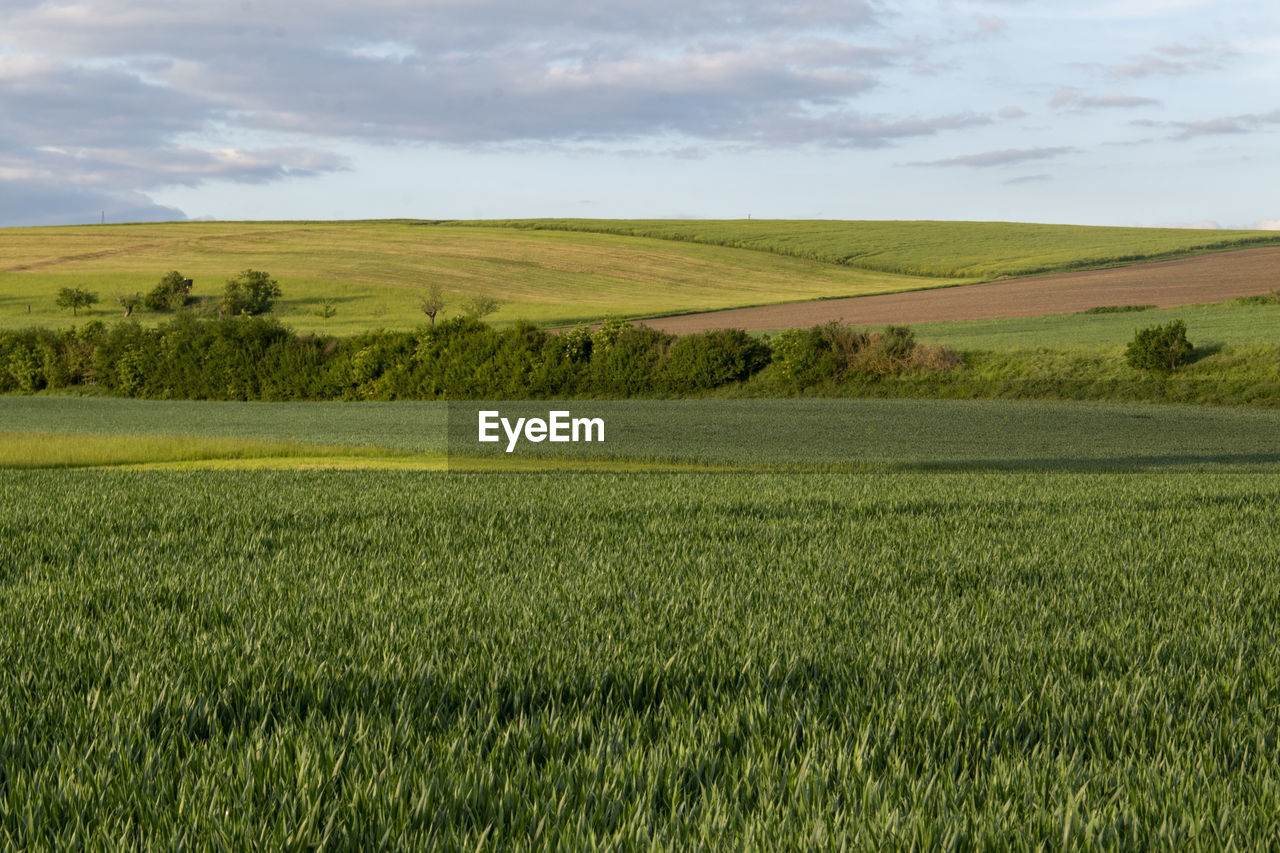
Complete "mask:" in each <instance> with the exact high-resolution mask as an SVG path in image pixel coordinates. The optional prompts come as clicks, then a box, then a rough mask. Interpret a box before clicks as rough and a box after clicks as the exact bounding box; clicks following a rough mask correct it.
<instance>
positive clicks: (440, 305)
mask: <svg viewBox="0 0 1280 853" xmlns="http://www.w3.org/2000/svg"><path fill="white" fill-rule="evenodd" d="M418 304H419V306H420V307H421V308H422V313H423V314H426V315H427V319H428V320H430V321H431V325H433V326H434V325H435V324H436V315H437V314H439V313H440V312H441V311H443V310H444V288H442V287H441V286H440V285H439V283H437V282H432V283H431V284H429V285H428V286H427V290H426V292H425V293H424V294H423V295H422V296H420V297H418Z"/></svg>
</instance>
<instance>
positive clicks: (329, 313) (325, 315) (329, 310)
mask: <svg viewBox="0 0 1280 853" xmlns="http://www.w3.org/2000/svg"><path fill="white" fill-rule="evenodd" d="M337 313H338V309H337V308H335V307H334V305H333V303H332V302H330V301H329V300H328V299H326V300H325V301H324V302H322V303H320V307H319V308H317V309H316V316H317V317H319V318H320V319H321V320H324V321H325V325H328V321H329V319H330V318H332V317H334V316H335V315H337Z"/></svg>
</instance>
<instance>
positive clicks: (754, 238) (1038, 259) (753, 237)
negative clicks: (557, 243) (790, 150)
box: [475, 219, 1280, 280]
mask: <svg viewBox="0 0 1280 853" xmlns="http://www.w3.org/2000/svg"><path fill="white" fill-rule="evenodd" d="M475 224H476V225H481V226H485V227H491V226H493V225H505V226H507V227H511V228H521V229H531V230H548V231H557V230H559V231H580V232H587V233H605V234H623V235H630V236H637V237H656V238H659V239H664V240H677V241H687V242H691V243H699V244H706V245H716V246H734V247H741V248H749V249H756V250H760V251H765V252H769V253H774V254H783V255H789V256H794V257H800V258H811V259H813V260H820V261H826V262H829V263H836V264H844V265H848V266H851V267H857V268H859V269H865V270H878V271H881V272H894V273H900V274H903V275H920V276H936V277H943V278H976V279H982V280H989V279H996V278H1000V277H1002V276H1010V277H1012V276H1026V275H1037V274H1039V273H1046V272H1064V271H1066V270H1073V269H1092V268H1098V267H1106V266H1113V265H1115V264H1124V263H1133V262H1136V261H1155V260H1163V259H1167V258H1177V257H1185V256H1188V255H1192V254H1197V253H1199V252H1204V251H1217V250H1224V249H1241V248H1247V247H1251V246H1275V245H1280V233H1276V232H1275V231H1228V230H1218V229H1209V230H1203V229H1201V230H1197V229H1187V228H1110V227H1100V226H1088V225H1047V224H1039V223H1030V222H933V221H919V222H913V221H888V222H877V221H847V220H825V221H824V220H766V219H745V220H744V219H736V220H664V219H651V220H621V219H514V220H493V221H487V222H477V223H475Z"/></svg>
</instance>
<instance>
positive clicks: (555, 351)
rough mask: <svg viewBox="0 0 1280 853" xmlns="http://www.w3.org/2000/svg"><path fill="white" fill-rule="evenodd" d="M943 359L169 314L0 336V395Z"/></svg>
mask: <svg viewBox="0 0 1280 853" xmlns="http://www.w3.org/2000/svg"><path fill="white" fill-rule="evenodd" d="M958 363H959V359H958V358H956V357H955V356H954V355H953V354H951V353H950V352H949V351H947V350H945V349H943V348H940V347H926V346H923V345H920V344H918V343H916V341H915V338H914V335H913V334H912V332H911V330H910V329H908V328H905V327H897V326H891V327H887V328H885V329H883V330H881V331H861V330H857V329H853V328H850V327H845V326H839V325H835V324H829V325H827V326H817V327H814V328H812V329H794V330H788V331H786V332H783V333H781V334H780V335H777V336H774V337H772V338H766V339H759V338H754V337H752V336H750V335H748V334H747V333H746V332H743V331H740V330H736V329H729V330H719V331H711V332H702V333H697V334H690V335H683V336H680V337H676V336H674V335H669V334H666V333H663V332H659V331H655V330H654V329H650V328H648V327H646V326H634V325H631V324H630V323H626V322H621V321H616V320H614V321H608V322H606V323H604V324H603V325H602V326H601V327H600V328H599V329H597V330H595V331H591V330H589V329H587V328H586V327H580V328H577V329H574V330H572V331H568V332H563V333H560V334H554V333H550V332H547V331H544V330H542V329H538V328H536V327H533V326H530V325H527V324H516V325H514V326H511V327H508V328H504V329H496V328H494V327H492V326H489V325H487V324H485V323H483V322H481V321H479V320H475V319H468V318H457V319H452V320H449V321H447V322H442V323H439V324H437V325H434V326H424V327H422V328H419V329H417V330H415V331H408V332H403V331H375V332H367V333H365V334H362V335H358V336H355V337H350V338H334V337H326V336H314V335H309V334H303V335H299V334H297V333H296V332H294V331H293V330H292V329H291V328H289V327H288V326H285V325H283V324H282V323H280V322H279V321H278V320H275V319H273V318H266V317H246V316H238V317H226V318H221V319H208V318H199V317H195V316H192V315H187V314H183V315H179V316H178V317H176V318H175V319H174V320H173V321H171V322H169V323H166V324H163V325H160V326H157V327H147V326H142V325H139V324H137V323H134V322H131V321H126V322H121V323H117V324H115V325H113V326H110V327H108V326H104V325H103V324H102V323H99V322H91V323H86V324H84V325H82V326H80V327H79V328H72V329H68V330H64V331H54V330H49V329H28V330H24V331H16V332H5V333H0V392H19V393H34V392H37V391H41V390H45V389H66V388H76V387H86V386H92V387H95V388H97V389H99V390H101V391H104V392H106V393H109V394H115V395H123V396H128V397H143V398H165V399H203V400H396V399H412V400H438V399H459V400H461V399H502V398H508V399H513V398H521V399H538V398H555V397H570V396H587V397H614V398H620V397H644V396H681V395H696V394H701V393H705V392H709V391H713V390H715V389H718V388H722V387H723V386H727V385H731V384H733V383H741V382H744V381H746V380H748V379H751V378H752V377H754V376H756V375H757V374H759V373H760V372H761V371H763V370H765V368H766V367H769V366H770V365H772V369H771V371H770V377H771V378H770V380H769V381H770V384H771V386H772V387H775V388H776V389H777V390H778V391H780V392H782V393H795V392H802V391H803V390H804V389H806V388H809V387H811V386H814V385H818V384H822V383H830V382H832V381H836V380H839V379H841V378H842V377H845V376H852V375H860V376H863V377H874V376H888V375H895V374H902V373H907V372H917V373H918V372H922V371H924V372H937V371H944V370H949V369H950V368H952V367H954V366H955V365H956V364H958Z"/></svg>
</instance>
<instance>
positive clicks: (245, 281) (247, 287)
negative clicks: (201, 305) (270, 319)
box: [222, 270, 280, 316]
mask: <svg viewBox="0 0 1280 853" xmlns="http://www.w3.org/2000/svg"><path fill="white" fill-rule="evenodd" d="M279 298H280V285H279V284H277V283H276V280H275V279H274V278H272V277H271V276H269V275H267V274H266V273H265V272H262V271H261V270H245V271H243V272H242V273H240V275H239V276H237V277H236V278H233V279H229V280H228V281H227V286H226V288H225V289H224V290H223V292H222V313H223V314H227V315H231V316H235V315H236V314H265V313H267V312H268V311H270V310H271V304H272V302H273V301H274V300H276V299H279Z"/></svg>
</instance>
